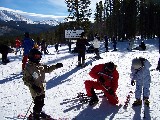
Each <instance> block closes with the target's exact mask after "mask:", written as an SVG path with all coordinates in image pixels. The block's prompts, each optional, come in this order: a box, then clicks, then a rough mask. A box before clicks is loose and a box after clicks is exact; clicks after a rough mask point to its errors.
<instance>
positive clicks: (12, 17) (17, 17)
mask: <svg viewBox="0 0 160 120" xmlns="http://www.w3.org/2000/svg"><path fill="white" fill-rule="evenodd" d="M0 20H2V21H25V22H26V23H27V24H48V25H51V26H56V25H58V24H59V23H58V21H56V20H43V21H32V20H31V19H29V18H27V17H25V16H23V15H21V14H19V13H16V11H15V12H13V11H7V10H0Z"/></svg>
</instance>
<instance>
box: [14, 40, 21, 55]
mask: <svg viewBox="0 0 160 120" xmlns="http://www.w3.org/2000/svg"><path fill="white" fill-rule="evenodd" d="M15 43H16V52H15V55H17V52H18V51H20V54H21V50H20V49H21V41H20V40H19V38H16V41H15Z"/></svg>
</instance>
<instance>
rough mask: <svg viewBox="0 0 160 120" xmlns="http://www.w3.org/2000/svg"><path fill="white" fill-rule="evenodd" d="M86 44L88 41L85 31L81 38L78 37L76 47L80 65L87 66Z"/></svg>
mask: <svg viewBox="0 0 160 120" xmlns="http://www.w3.org/2000/svg"><path fill="white" fill-rule="evenodd" d="M86 45H88V42H87V39H86V37H85V32H82V33H81V36H80V38H79V39H77V43H76V48H77V51H78V67H80V66H82V67H84V66H85V52H86Z"/></svg>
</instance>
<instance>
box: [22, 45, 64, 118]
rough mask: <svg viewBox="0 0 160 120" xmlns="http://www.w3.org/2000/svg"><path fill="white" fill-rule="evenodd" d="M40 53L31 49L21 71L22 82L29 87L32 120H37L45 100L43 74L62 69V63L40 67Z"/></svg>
mask: <svg viewBox="0 0 160 120" xmlns="http://www.w3.org/2000/svg"><path fill="white" fill-rule="evenodd" d="M41 58H42V53H41V52H40V51H39V50H38V49H35V48H34V49H31V50H30V52H29V55H28V59H29V62H28V63H27V64H26V67H25V69H24V71H23V81H24V84H25V85H26V86H28V87H29V90H30V92H31V96H32V98H33V102H34V107H33V119H34V120H39V119H40V118H39V117H40V114H41V111H42V107H43V106H44V98H45V84H46V81H45V73H50V72H52V71H53V70H55V69H57V68H60V67H63V64H62V63H57V64H56V65H52V66H47V65H42V64H41V63H40V60H41Z"/></svg>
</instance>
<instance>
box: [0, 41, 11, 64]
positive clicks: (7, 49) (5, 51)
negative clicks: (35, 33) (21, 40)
mask: <svg viewBox="0 0 160 120" xmlns="http://www.w3.org/2000/svg"><path fill="white" fill-rule="evenodd" d="M13 51H14V50H13V49H11V48H10V47H9V46H7V45H4V44H0V53H1V54H2V63H3V64H7V63H9V62H10V61H9V59H8V58H7V55H8V53H11V52H13Z"/></svg>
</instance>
